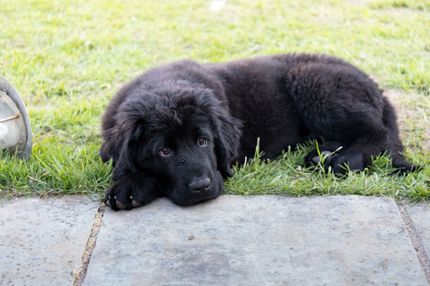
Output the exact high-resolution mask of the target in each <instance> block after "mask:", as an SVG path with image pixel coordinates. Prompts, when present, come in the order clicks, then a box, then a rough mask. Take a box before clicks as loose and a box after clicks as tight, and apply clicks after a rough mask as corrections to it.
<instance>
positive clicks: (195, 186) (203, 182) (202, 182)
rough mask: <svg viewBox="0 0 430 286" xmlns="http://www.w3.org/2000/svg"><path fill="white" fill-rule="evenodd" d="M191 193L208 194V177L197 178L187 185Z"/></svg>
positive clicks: (209, 182)
mask: <svg viewBox="0 0 430 286" xmlns="http://www.w3.org/2000/svg"><path fill="white" fill-rule="evenodd" d="M188 186H189V187H190V190H191V191H193V192H208V191H209V190H210V189H211V179H209V178H208V177H198V178H195V179H193V181H192V182H191V183H190V184H189V185H188Z"/></svg>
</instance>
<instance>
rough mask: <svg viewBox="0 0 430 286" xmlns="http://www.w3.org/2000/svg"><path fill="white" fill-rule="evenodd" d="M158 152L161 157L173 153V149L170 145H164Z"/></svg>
mask: <svg viewBox="0 0 430 286" xmlns="http://www.w3.org/2000/svg"><path fill="white" fill-rule="evenodd" d="M158 154H160V156H161V157H168V156H170V155H171V154H172V149H170V148H169V147H163V148H161V149H160V151H159V152H158Z"/></svg>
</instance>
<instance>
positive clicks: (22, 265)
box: [0, 196, 99, 285]
mask: <svg viewBox="0 0 430 286" xmlns="http://www.w3.org/2000/svg"><path fill="white" fill-rule="evenodd" d="M98 205H99V203H98V202H97V201H95V200H92V199H90V198H88V197H81V196H66V197H61V198H54V199H52V198H51V199H49V200H45V199H38V198H29V199H17V200H13V201H6V202H4V201H3V202H1V204H0V253H1V255H0V265H1V267H0V285H71V284H72V282H73V273H72V272H73V270H74V269H75V268H76V267H77V266H79V265H80V262H81V258H82V253H83V251H84V249H85V245H86V242H87V238H88V235H89V233H90V230H91V227H92V221H93V219H94V215H95V213H96V211H97V208H98Z"/></svg>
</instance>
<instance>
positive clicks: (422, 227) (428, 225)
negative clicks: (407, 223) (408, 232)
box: [406, 203, 430, 255]
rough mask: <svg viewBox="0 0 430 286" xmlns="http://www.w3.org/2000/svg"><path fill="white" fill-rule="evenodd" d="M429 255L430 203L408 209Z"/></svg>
mask: <svg viewBox="0 0 430 286" xmlns="http://www.w3.org/2000/svg"><path fill="white" fill-rule="evenodd" d="M406 209H407V211H408V214H409V216H410V218H411V219H412V221H413V223H414V226H415V229H416V231H417V234H418V236H419V238H420V240H421V243H422V244H423V246H424V248H425V251H426V252H427V255H430V203H426V204H417V205H410V206H407V207H406Z"/></svg>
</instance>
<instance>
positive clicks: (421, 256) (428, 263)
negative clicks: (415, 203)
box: [397, 203, 430, 285]
mask: <svg viewBox="0 0 430 286" xmlns="http://www.w3.org/2000/svg"><path fill="white" fill-rule="evenodd" d="M397 207H398V208H399V211H400V215H401V216H402V219H403V223H404V224H405V227H406V231H407V232H408V235H409V238H410V239H411V242H412V246H413V247H414V249H415V252H416V253H417V257H418V260H419V262H420V264H421V267H422V268H423V270H424V274H425V276H426V278H427V282H428V283H429V285H430V259H429V256H428V255H427V252H426V250H425V248H424V246H423V244H422V242H421V239H420V237H419V235H418V233H417V230H416V229H415V225H414V222H413V220H412V219H411V217H410V216H409V214H408V211H407V210H406V208H405V207H404V206H403V205H401V204H400V203H398V204H397Z"/></svg>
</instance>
